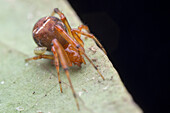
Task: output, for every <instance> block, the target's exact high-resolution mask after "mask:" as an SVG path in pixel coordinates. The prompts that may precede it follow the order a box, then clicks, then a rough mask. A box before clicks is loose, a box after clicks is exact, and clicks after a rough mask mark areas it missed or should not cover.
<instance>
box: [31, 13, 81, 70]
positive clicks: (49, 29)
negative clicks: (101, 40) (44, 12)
mask: <svg viewBox="0 0 170 113" xmlns="http://www.w3.org/2000/svg"><path fill="white" fill-rule="evenodd" d="M56 25H59V26H60V27H61V28H62V29H63V30H65V32H67V29H66V26H65V25H64V24H63V22H62V21H61V20H60V19H58V18H56V17H54V16H47V17H43V18H41V19H40V20H39V21H38V22H37V23H36V24H35V25H34V28H33V38H34V41H35V42H36V44H37V45H38V46H40V47H47V50H48V51H51V47H52V40H53V39H57V40H58V41H59V43H60V44H61V45H62V47H63V48H64V49H65V51H66V53H67V55H68V57H69V59H70V61H71V63H74V64H75V65H78V66H79V67H80V66H81V64H82V63H83V61H82V56H81V55H80V54H79V53H78V51H77V50H76V49H74V48H73V47H72V46H71V44H69V43H68V42H67V41H66V40H65V39H64V38H63V37H62V35H61V34H60V32H58V31H57V30H56V29H55V26H56Z"/></svg>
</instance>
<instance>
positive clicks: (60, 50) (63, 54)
mask: <svg viewBox="0 0 170 113" xmlns="http://www.w3.org/2000/svg"><path fill="white" fill-rule="evenodd" d="M52 43H53V47H54V48H55V50H56V51H57V53H58V56H59V59H60V62H61V66H62V68H63V69H64V71H65V73H66V75H67V79H68V81H69V84H70V87H71V90H72V93H73V96H74V99H75V101H76V105H77V108H78V110H79V109H80V108H79V103H78V100H77V95H76V93H75V90H74V88H73V85H72V82H71V79H70V75H69V71H68V66H69V60H68V59H67V57H66V55H67V54H66V52H65V51H64V49H63V47H62V46H61V44H60V43H59V42H58V40H57V39H53V41H52ZM52 49H53V48H52ZM55 50H54V51H55ZM54 51H53V52H54Z"/></svg>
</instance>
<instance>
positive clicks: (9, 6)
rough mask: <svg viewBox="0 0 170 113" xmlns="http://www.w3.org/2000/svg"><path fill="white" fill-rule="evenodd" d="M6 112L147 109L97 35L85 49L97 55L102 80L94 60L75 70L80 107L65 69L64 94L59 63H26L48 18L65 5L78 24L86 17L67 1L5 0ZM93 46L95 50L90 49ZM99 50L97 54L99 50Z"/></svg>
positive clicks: (1, 95) (2, 64) (2, 86)
mask: <svg viewBox="0 0 170 113" xmlns="http://www.w3.org/2000/svg"><path fill="white" fill-rule="evenodd" d="M0 7H1V10H0V15H1V18H0V32H1V33H0V53H1V56H0V113H19V112H23V113H36V112H39V113H40V112H43V113H68V112H73V113H76V112H81V113H103V112H107V113H141V112H142V111H141V109H140V108H139V107H138V106H137V105H136V104H135V103H134V101H133V100H132V98H131V96H130V95H129V93H128V92H127V90H126V89H125V87H124V85H123V84H122V82H121V80H120V78H119V75H118V73H117V72H116V70H115V69H114V67H113V65H112V64H111V62H110V61H109V59H108V57H107V56H106V55H104V53H103V52H102V51H101V50H100V49H99V48H98V47H97V46H96V44H95V43H94V41H92V40H91V39H88V40H84V39H83V40H84V43H85V50H86V53H87V55H88V56H89V57H90V58H91V59H96V61H95V62H94V63H95V65H98V68H99V70H100V72H101V73H102V74H103V76H104V77H105V78H106V80H105V81H103V80H102V79H101V77H100V76H99V75H98V73H97V72H96V70H95V69H94V68H93V67H92V65H91V64H90V63H89V62H88V61H86V62H87V64H86V65H82V68H78V67H76V66H73V67H71V68H70V69H69V72H70V76H71V80H72V83H73V86H74V88H75V91H76V93H77V95H79V96H78V101H79V104H80V109H81V110H80V111H78V110H77V107H76V104H75V100H74V98H73V95H72V92H71V89H70V87H69V83H68V80H67V77H66V76H65V73H64V71H63V69H61V68H60V74H61V80H62V87H63V93H60V89H59V84H58V79H57V73H56V69H55V67H54V66H53V65H52V63H51V61H49V60H43V59H42V60H37V61H31V62H29V63H25V62H24V60H25V59H26V58H29V57H31V56H34V54H33V50H34V48H35V47H36V44H35V43H34V41H33V39H32V28H33V25H34V24H35V22H36V21H37V20H38V19H40V18H41V17H43V16H47V15H50V14H51V12H52V10H53V9H54V8H56V7H57V8H59V9H61V10H62V12H63V13H64V14H65V15H66V17H67V18H68V21H69V22H70V24H71V26H72V27H77V26H78V25H81V24H82V23H81V21H80V20H79V18H78V17H77V15H76V14H75V12H74V11H73V10H72V8H71V7H70V5H69V4H68V2H67V1H65V0H51V1H49V0H1V1H0ZM89 48H93V49H89ZM94 50H95V51H96V52H95V51H94Z"/></svg>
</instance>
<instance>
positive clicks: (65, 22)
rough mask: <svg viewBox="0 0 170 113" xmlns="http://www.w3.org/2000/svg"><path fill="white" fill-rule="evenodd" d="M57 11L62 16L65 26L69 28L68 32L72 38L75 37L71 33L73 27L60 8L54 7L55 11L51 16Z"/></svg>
mask: <svg viewBox="0 0 170 113" xmlns="http://www.w3.org/2000/svg"><path fill="white" fill-rule="evenodd" d="M55 13H57V14H58V15H59V16H60V19H61V21H62V22H63V23H64V24H65V26H66V28H67V31H68V34H69V35H70V37H71V38H73V35H72V33H71V27H70V24H69V23H68V21H67V18H66V17H65V16H64V14H63V13H62V12H61V11H60V10H59V9H58V8H54V11H53V12H52V14H51V16H54V14H55Z"/></svg>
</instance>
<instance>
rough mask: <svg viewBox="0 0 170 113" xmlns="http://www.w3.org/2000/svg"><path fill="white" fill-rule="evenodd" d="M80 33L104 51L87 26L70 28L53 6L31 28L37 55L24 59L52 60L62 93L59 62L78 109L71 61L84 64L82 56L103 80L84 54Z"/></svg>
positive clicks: (79, 64)
mask: <svg viewBox="0 0 170 113" xmlns="http://www.w3.org/2000/svg"><path fill="white" fill-rule="evenodd" d="M55 13H56V14H58V15H59V16H60V19H58V18H56V17H54V14H55ZM82 29H85V30H86V31H87V32H83V31H81V30H82ZM81 35H84V36H87V37H89V38H92V39H93V40H95V41H96V42H97V44H98V45H99V46H100V48H101V49H102V50H103V52H104V53H106V51H105V49H104V48H103V46H102V45H101V44H100V42H99V41H98V40H97V38H96V37H95V36H94V35H92V34H90V33H89V29H88V27H87V26H85V25H80V26H79V27H78V29H72V28H71V27H70V25H69V23H68V21H67V19H66V17H65V16H64V14H63V13H62V12H61V11H60V10H59V9H57V8H55V9H54V11H53V13H52V14H51V16H47V17H43V18H41V19H40V20H39V21H38V22H37V23H36V24H35V26H34V28H33V38H34V40H35V42H36V44H37V45H38V46H39V47H37V48H35V50H34V53H35V54H36V55H37V56H35V57H32V58H28V59H26V61H30V60H38V59H41V58H44V59H50V60H53V61H54V63H55V66H56V70H57V75H58V82H59V85H60V91H61V93H62V92H63V90H62V85H61V79H60V73H59V64H61V66H62V68H63V69H64V71H65V73H66V76H67V78H68V81H69V84H70V88H71V90H72V93H73V96H74V98H75V101H76V105H77V108H78V109H79V103H78V100H77V95H76V93H75V91H74V88H73V86H72V82H71V79H70V75H69V71H68V66H72V63H74V64H75V65H78V66H81V64H82V63H84V64H86V63H85V61H84V58H83V56H84V57H86V58H87V60H88V61H89V62H90V63H91V64H92V66H93V67H94V68H95V69H96V71H97V72H98V74H99V75H100V76H101V77H102V79H103V80H104V77H103V75H102V74H101V73H100V72H99V70H98V68H97V67H96V66H95V65H94V64H93V62H92V61H91V60H90V59H89V57H88V56H87V55H86V53H85V50H84V43H83V41H82V40H81V38H80V36H81ZM46 50H48V51H51V52H53V55H47V54H45V51H46Z"/></svg>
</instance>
